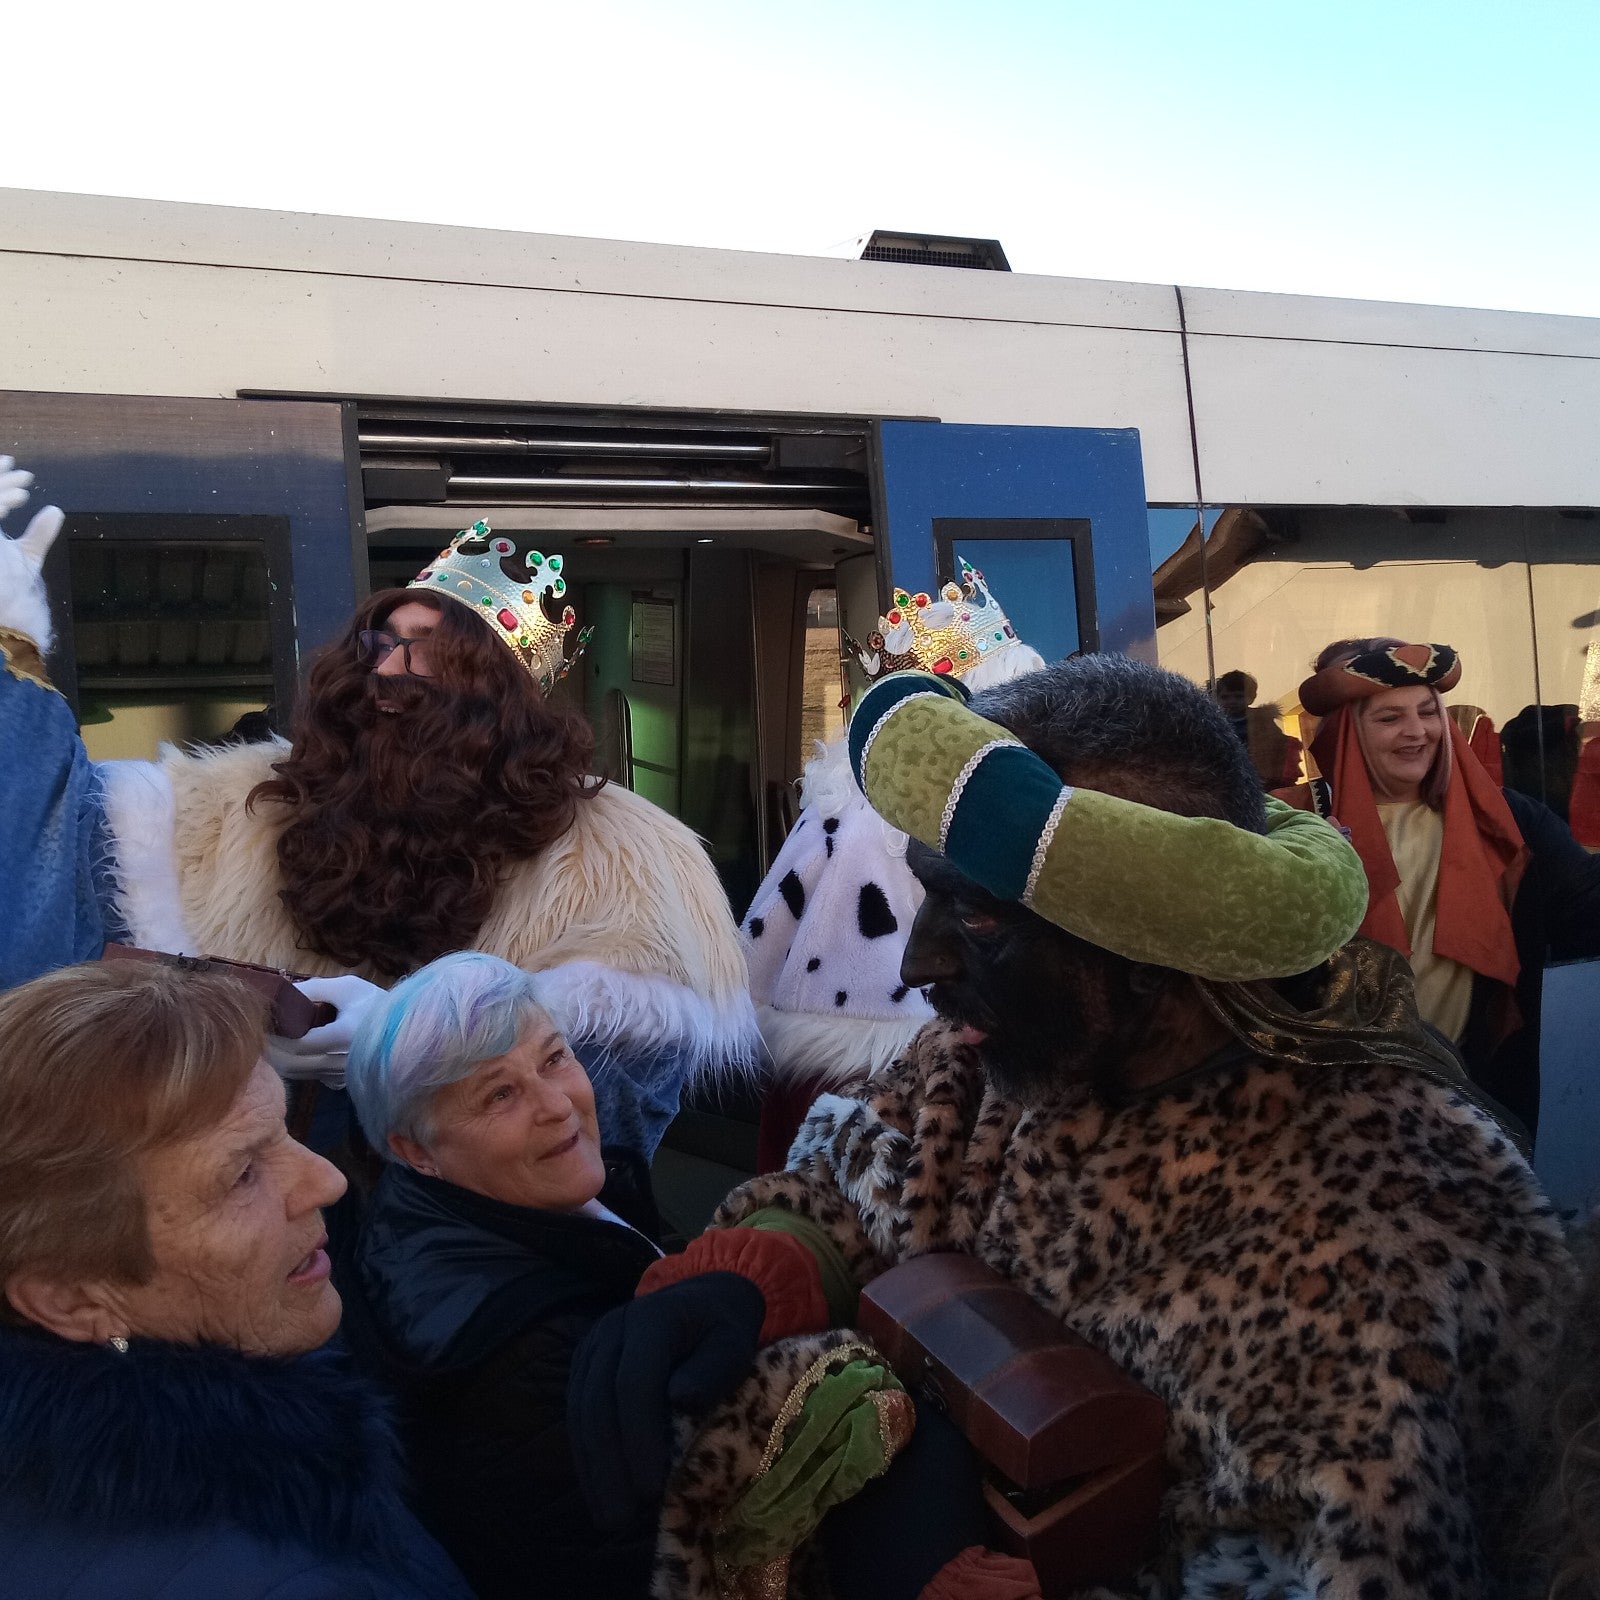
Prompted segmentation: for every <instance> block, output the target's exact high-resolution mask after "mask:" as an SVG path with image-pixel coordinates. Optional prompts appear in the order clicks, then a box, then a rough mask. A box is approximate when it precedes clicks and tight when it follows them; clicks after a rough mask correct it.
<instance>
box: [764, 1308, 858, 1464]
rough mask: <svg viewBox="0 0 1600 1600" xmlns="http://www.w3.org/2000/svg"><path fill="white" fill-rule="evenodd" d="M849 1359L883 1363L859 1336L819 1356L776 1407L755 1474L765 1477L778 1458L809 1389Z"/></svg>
mask: <svg viewBox="0 0 1600 1600" xmlns="http://www.w3.org/2000/svg"><path fill="white" fill-rule="evenodd" d="M852 1361H870V1362H871V1363H872V1364H873V1365H874V1366H878V1367H881V1366H883V1365H885V1362H884V1359H883V1355H882V1353H881V1352H879V1351H878V1350H875V1349H874V1348H873V1347H872V1346H871V1345H870V1344H865V1343H863V1342H862V1341H861V1340H859V1339H852V1340H849V1341H848V1342H846V1343H845V1344H839V1345H835V1346H834V1347H833V1349H831V1350H829V1351H828V1352H827V1354H825V1355H821V1356H818V1357H817V1359H816V1360H815V1361H813V1362H812V1363H811V1365H810V1366H809V1367H807V1368H806V1370H805V1371H804V1372H802V1373H801V1374H800V1376H799V1377H798V1378H797V1379H796V1380H795V1385H794V1387H793V1388H792V1389H791V1390H790V1391H789V1393H788V1394H787V1396H785V1398H784V1402H783V1404H782V1405H781V1406H779V1407H778V1415H777V1416H776V1417H775V1418H774V1419H773V1423H772V1432H771V1433H770V1434H768V1435H767V1448H766V1449H765V1450H763V1451H762V1452H761V1465H760V1466H759V1467H757V1468H756V1470H755V1477H757V1478H762V1477H765V1476H766V1474H767V1471H768V1470H769V1469H770V1468H771V1466H772V1463H773V1462H774V1461H776V1460H777V1459H778V1454H779V1452H780V1451H781V1450H782V1449H783V1436H784V1434H785V1433H787V1432H788V1431H789V1424H790V1423H791V1422H793V1421H794V1420H795V1418H796V1417H798V1416H799V1415H800V1408H801V1407H802V1406H803V1405H804V1404H805V1403H806V1401H807V1399H808V1398H810V1395H811V1391H812V1390H813V1389H815V1388H816V1387H817V1386H818V1385H819V1384H820V1383H821V1382H822V1380H823V1379H824V1378H826V1377H827V1376H828V1373H829V1372H830V1370H831V1369H832V1368H834V1367H841V1366H849V1364H850V1363H851V1362H852Z"/></svg>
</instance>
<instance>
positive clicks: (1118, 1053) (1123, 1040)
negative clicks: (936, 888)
mask: <svg viewBox="0 0 1600 1600" xmlns="http://www.w3.org/2000/svg"><path fill="white" fill-rule="evenodd" d="M1004 945H1006V946H1009V947H1010V948H1009V949H1005V950H1004V953H1003V954H1002V956H1001V959H999V960H997V961H995V962H994V963H993V964H992V965H989V966H987V967H985V968H984V969H983V970H982V971H981V973H979V974H977V975H976V976H977V977H978V981H977V982H973V981H972V980H971V978H970V977H964V978H963V979H962V980H961V981H958V982H957V983H953V984H952V983H935V984H934V985H933V987H932V988H931V989H930V990H929V991H928V999H929V1001H930V1002H931V1003H932V1005H933V1008H934V1010H935V1011H937V1012H938V1013H939V1015H940V1016H941V1017H944V1018H946V1019H947V1020H949V1021H952V1022H955V1023H958V1024H961V1025H962V1026H964V1027H967V1028H971V1029H972V1030H974V1031H975V1032H976V1033H979V1034H981V1035H982V1036H983V1037H982V1038H981V1039H980V1040H978V1041H977V1043H976V1049H977V1052H978V1059H979V1061H980V1062H981V1063H982V1065H983V1070H984V1076H985V1077H986V1078H988V1080H989V1082H990V1083H991V1084H992V1085H993V1086H994V1089H995V1092H996V1093H998V1094H1000V1095H1003V1096H1004V1097H1005V1098H1006V1099H1007V1100H1010V1101H1012V1102H1014V1103H1015V1104H1017V1105H1021V1106H1039V1105H1043V1104H1045V1103H1047V1102H1048V1101H1050V1100H1052V1099H1054V1098H1055V1097H1056V1096H1058V1095H1059V1094H1061V1093H1062V1091H1063V1090H1066V1089H1069V1088H1071V1087H1072V1086H1073V1085H1074V1084H1080V1083H1090V1084H1092V1085H1094V1087H1095V1089H1096V1091H1097V1092H1098V1093H1100V1094H1101V1096H1102V1097H1103V1098H1111V1097H1112V1096H1113V1095H1114V1094H1115V1091H1116V1085H1117V1083H1118V1071H1117V1069H1118V1066H1119V1063H1120V1061H1121V1059H1122V1057H1123V1055H1124V1053H1125V1051H1126V1047H1127V1042H1128V1038H1129V1036H1130V1035H1132V1034H1134V1033H1136V1032H1137V1031H1138V1030H1139V1028H1140V1026H1141V1021H1142V1019H1141V1017H1140V1015H1139V1014H1138V1008H1137V1003H1136V1001H1135V998H1134V996H1133V995H1132V993H1131V992H1130V990H1129V986H1128V985H1127V983H1126V981H1125V977H1126V975H1125V974H1124V973H1123V972H1122V971H1121V970H1120V969H1121V968H1123V967H1125V966H1126V965H1127V963H1123V962H1119V961H1118V960H1117V958H1116V957H1114V956H1110V955H1108V954H1107V953H1106V952H1105V951H1102V950H1097V949H1095V948H1094V947H1093V946H1091V945H1087V944H1083V943H1082V942H1081V941H1079V940H1077V939H1072V938H1071V937H1070V936H1069V935H1065V934H1058V935H1056V936H1055V937H1053V938H1049V939H1038V938H1036V937H1030V936H1027V935H1023V936H1020V937H1019V936H1018V935H1017V934H1015V933H1013V934H1011V935H1010V937H1009V938H1007V939H1005V940H1004ZM1019 947H1020V948H1019Z"/></svg>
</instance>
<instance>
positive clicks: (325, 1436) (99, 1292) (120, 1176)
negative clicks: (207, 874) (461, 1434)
mask: <svg viewBox="0 0 1600 1600" xmlns="http://www.w3.org/2000/svg"><path fill="white" fill-rule="evenodd" d="M265 1033H266V1019H265V1016H264V1008H263V1005H262V1003H261V1001H260V1000H259V999H258V998H257V997H256V996H255V995H254V994H252V992H251V991H250V990H249V989H247V988H245V987H244V986H243V985H242V984H241V983H239V982H238V981H237V980H236V979H234V978H231V977H227V976H224V975H222V974H219V973H216V972H214V971H205V970H199V971H193V970H191V971H183V970H178V969H176V968H173V967H168V966H154V965H145V964H143V963H136V962H106V963H101V964H94V965H86V966H77V967H65V968H62V969H61V970H59V971H57V972H53V973H51V974H49V975H48V976H46V977H43V978H38V979H36V980H34V981H33V982H32V983H27V984H24V985H22V986H21V987H19V988H16V989H13V990H11V991H9V992H8V993H6V994H3V995H0V1290H3V1293H0V1571H3V1572H4V1574H5V1579H4V1585H3V1586H4V1588H5V1592H6V1593H8V1594H15V1595H28V1596H29V1597H30V1600H46V1597H52V1600H53V1597H60V1600H80V1597H82V1600H89V1597H93V1600H157V1597H159V1600H218V1597H220V1596H223V1595H226V1596H228V1597H229V1600H256V1597H265V1596H268V1595H270V1596H272V1600H317V1597H326V1596H332V1595H338V1596H340V1597H342V1600H433V1597H438V1600H466V1596H467V1595H468V1591H467V1590H466V1588H465V1586H464V1585H463V1583H462V1581H461V1578H460V1575H459V1574H458V1573H456V1571H455V1570H454V1569H453V1568H452V1567H451V1565H450V1563H449V1561H448V1560H447V1558H446V1557H445V1555H444V1553H443V1551H441V1550H440V1549H439V1547H438V1546H437V1545H436V1544H434V1543H433V1541H432V1540H431V1539H430V1538H429V1537H428V1536H427V1535H426V1534H425V1533H424V1532H423V1530H422V1528H421V1526H420V1525H419V1524H418V1523H417V1522H416V1521H415V1520H414V1519H413V1518H412V1516H411V1514H410V1512H409V1511H408V1510H407V1508H406V1506H405V1503H404V1501H403V1500H402V1498H401V1492H400V1479H401V1474H400V1462H399V1457H398V1451H397V1447H396V1445H395V1443H394V1440H393V1438H392V1436H391V1434H390V1432H389V1429H388V1426H387V1422H386V1420H385V1417H384V1415H383V1412H382V1410H381V1407H380V1404H379V1402H378V1400H377V1398H376V1396H375V1394H374V1393H373V1392H372V1391H371V1390H369V1389H368V1388H367V1387H366V1386H365V1384H364V1383H363V1382H362V1381H361V1380H359V1379H358V1378H356V1377H355V1376H353V1375H352V1374H351V1373H350V1372H349V1371H348V1370H347V1369H346V1367H345V1365H344V1364H343V1362H342V1360H341V1359H340V1358H338V1357H337V1356H336V1355H335V1354H333V1353H332V1352H329V1351H326V1350H323V1349H321V1348H320V1347H321V1346H323V1345H324V1344H325V1343H326V1341H327V1340H328V1339H329V1338H330V1337H331V1336H332V1334H333V1333H334V1331H335V1329H336V1328H337V1327H338V1324H339V1314H340V1304H339V1296H338V1294H337V1293H336V1292H335V1290H334V1288H333V1284H332V1282H331V1281H330V1278H329V1260H328V1254H327V1250H326V1245H327V1234H326V1232H325V1231H324V1228H323V1223H322V1216H321V1210H320V1208H321V1207H323V1206H325V1205H330V1204H332V1202H333V1201H335V1200H337V1199H338V1198H339V1196H340V1194H341V1193H342V1192H343V1190H344V1180H343V1178H342V1177H340V1175H339V1173H338V1172H337V1171H336V1170H335V1169H334V1168H333V1167H332V1166H330V1165H329V1164H328V1163H327V1162H326V1161H324V1160H323V1159H322V1158H321V1157H320V1156H317V1155H314V1154H312V1152H311V1151H309V1150H307V1149H306V1148H305V1147H304V1146H302V1145H300V1144H297V1143H296V1142H295V1141H294V1140H293V1139H291V1138H290V1137H289V1135H288V1131H287V1129H286V1127H285V1125H284V1095H283V1088H282V1085H281V1084H280V1083H279V1081H278V1078H277V1076H276V1074H275V1073H274V1072H273V1071H272V1069H271V1068H270V1067H269V1066H268V1065H267V1064H266V1062H265V1061H264V1060H263V1059H262V1046H263V1042H264V1039H265Z"/></svg>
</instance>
